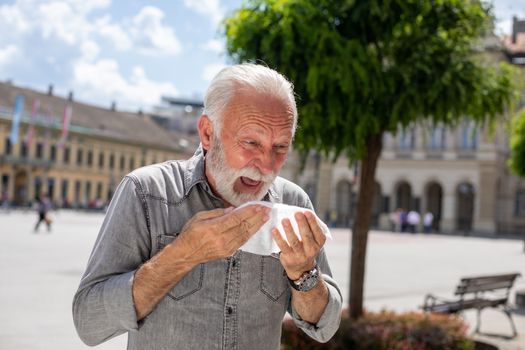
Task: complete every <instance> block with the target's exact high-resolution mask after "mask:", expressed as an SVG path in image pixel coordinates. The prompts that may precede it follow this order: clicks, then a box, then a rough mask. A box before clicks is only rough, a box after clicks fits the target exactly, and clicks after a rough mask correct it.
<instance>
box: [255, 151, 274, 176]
mask: <svg viewBox="0 0 525 350" xmlns="http://www.w3.org/2000/svg"><path fill="white" fill-rule="evenodd" d="M274 167H275V156H274V154H273V152H272V151H261V153H260V154H259V157H258V159H257V168H259V171H260V172H261V173H263V174H264V175H266V174H270V173H273V172H274Z"/></svg>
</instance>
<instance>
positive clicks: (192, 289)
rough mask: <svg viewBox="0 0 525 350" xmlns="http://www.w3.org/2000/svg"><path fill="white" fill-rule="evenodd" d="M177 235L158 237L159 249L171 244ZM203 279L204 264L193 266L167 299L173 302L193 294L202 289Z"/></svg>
mask: <svg viewBox="0 0 525 350" xmlns="http://www.w3.org/2000/svg"><path fill="white" fill-rule="evenodd" d="M177 235H178V234H170V235H160V236H159V247H160V249H163V248H164V247H165V246H167V245H168V244H170V243H171V242H173V240H174V239H175V238H177ZM203 279H204V264H199V265H198V266H195V267H194V268H193V269H192V270H191V271H190V272H188V273H187V274H186V276H184V277H183V278H182V279H181V280H180V281H179V282H178V283H177V284H176V285H175V287H173V288H172V290H171V291H170V292H169V293H168V297H170V298H171V299H173V300H182V299H184V298H186V297H188V296H190V295H192V294H195V293H196V292H198V291H199V290H200V289H201V288H202V281H203Z"/></svg>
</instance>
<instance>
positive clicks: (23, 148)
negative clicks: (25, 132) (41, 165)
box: [20, 142, 27, 158]
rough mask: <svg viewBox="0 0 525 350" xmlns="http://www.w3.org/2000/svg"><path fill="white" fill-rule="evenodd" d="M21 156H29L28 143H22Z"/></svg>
mask: <svg viewBox="0 0 525 350" xmlns="http://www.w3.org/2000/svg"><path fill="white" fill-rule="evenodd" d="M20 157H22V158H27V145H26V144H25V142H24V143H22V149H21V150H20Z"/></svg>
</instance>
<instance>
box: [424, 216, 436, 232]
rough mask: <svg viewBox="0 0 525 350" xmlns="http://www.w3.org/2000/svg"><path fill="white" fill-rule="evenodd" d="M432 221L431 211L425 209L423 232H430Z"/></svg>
mask: <svg viewBox="0 0 525 350" xmlns="http://www.w3.org/2000/svg"><path fill="white" fill-rule="evenodd" d="M433 222H434V214H432V212H430V211H427V212H426V213H425V216H423V231H424V232H425V233H430V232H432V223H433Z"/></svg>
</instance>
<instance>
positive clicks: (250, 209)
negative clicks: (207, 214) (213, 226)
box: [221, 205, 270, 231]
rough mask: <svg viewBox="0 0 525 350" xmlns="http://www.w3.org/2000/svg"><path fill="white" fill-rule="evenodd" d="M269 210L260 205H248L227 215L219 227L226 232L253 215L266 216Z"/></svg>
mask: <svg viewBox="0 0 525 350" xmlns="http://www.w3.org/2000/svg"><path fill="white" fill-rule="evenodd" d="M269 210H270V209H269V208H267V207H264V206H262V205H249V206H247V207H244V208H241V209H237V210H234V211H233V212H231V213H229V214H228V215H227V217H225V220H224V221H223V222H221V226H222V227H224V231H227V230H229V229H231V228H234V227H235V226H239V225H240V224H241V223H242V222H243V221H246V220H248V219H250V218H252V217H253V216H255V215H258V214H261V215H263V216H264V215H267V214H268V212H269Z"/></svg>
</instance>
